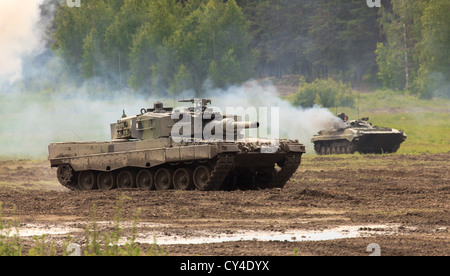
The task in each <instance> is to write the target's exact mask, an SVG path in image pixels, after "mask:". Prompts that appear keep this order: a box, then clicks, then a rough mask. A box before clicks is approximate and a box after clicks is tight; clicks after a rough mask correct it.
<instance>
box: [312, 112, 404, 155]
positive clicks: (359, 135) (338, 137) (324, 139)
mask: <svg viewBox="0 0 450 276" xmlns="http://www.w3.org/2000/svg"><path fill="white" fill-rule="evenodd" d="M338 117H339V118H340V119H341V120H342V123H341V124H340V126H339V127H335V128H332V129H328V130H322V131H320V132H319V133H318V135H315V136H314V137H313V138H312V139H311V142H313V143H314V150H315V151H316V153H317V154H319V155H329V154H353V153H355V152H359V153H362V154H365V153H395V152H397V150H398V149H399V148H400V145H401V143H403V142H404V141H405V140H406V137H407V136H406V134H405V133H403V131H401V130H396V129H392V128H387V127H376V126H373V125H372V124H371V123H369V118H362V119H360V120H351V121H348V117H347V116H346V115H345V114H340V115H339V116H338Z"/></svg>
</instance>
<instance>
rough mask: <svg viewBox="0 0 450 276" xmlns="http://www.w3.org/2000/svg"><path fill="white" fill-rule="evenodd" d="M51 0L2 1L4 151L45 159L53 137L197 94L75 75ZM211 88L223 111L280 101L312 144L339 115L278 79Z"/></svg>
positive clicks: (89, 130)
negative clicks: (54, 36)
mask: <svg viewBox="0 0 450 276" xmlns="http://www.w3.org/2000/svg"><path fill="white" fill-rule="evenodd" d="M48 3H49V1H47V0H21V1H14V0H2V2H1V8H0V50H1V51H0V116H1V118H2V120H0V157H3V158H5V157H15V158H40V159H43V158H46V157H47V155H48V144H49V143H51V142H67V141H74V142H83V141H84V142H89V141H108V140H110V128H109V125H110V123H113V122H115V121H116V120H118V119H120V118H121V116H122V111H123V110H125V112H126V114H127V115H129V116H131V115H135V114H138V113H139V110H140V109H141V108H148V107H152V106H153V103H154V102H155V101H157V100H159V101H163V102H164V103H165V105H166V106H173V107H176V106H181V105H185V104H179V103H177V100H179V99H185V98H189V99H190V98H193V97H194V95H195V93H193V92H192V91H186V92H185V93H183V94H181V95H180V96H178V97H177V98H176V99H173V98H162V97H156V96H154V97H153V96H152V97H145V96H142V95H141V94H136V93H134V92H133V91H129V90H126V89H124V90H123V91H114V90H112V89H110V87H108V84H107V83H105V82H104V81H102V80H98V79H93V80H90V81H85V82H82V83H79V80H80V79H81V78H79V77H78V76H76V77H74V78H72V76H68V75H67V73H66V72H67V70H65V68H66V67H67V66H66V65H65V63H64V61H63V60H61V59H60V58H59V57H58V56H55V55H54V54H52V53H51V52H50V51H49V49H48V47H47V45H46V44H48V42H47V41H48V40H47V38H46V28H47V27H48V24H50V23H51V18H50V17H48V13H46V15H45V16H43V15H42V9H41V8H42V6H41V5H45V10H46V11H48V10H49V9H50V10H51V9H52V7H51V5H50V6H49V4H48ZM43 53H45V54H44V55H43ZM38 56H44V59H45V61H44V62H43V60H42V58H38V59H37V60H36V57H38ZM24 64H26V65H24ZM70 80H73V81H70ZM2 84H3V85H2ZM206 85H207V84H206ZM206 91H207V92H206V94H205V97H206V98H210V99H211V100H212V105H213V106H216V107H219V108H221V111H223V112H225V111H226V108H227V107H243V108H244V109H245V108H248V107H256V108H259V107H267V108H271V107H277V108H278V110H279V119H280V120H279V125H278V129H279V137H280V138H285V139H298V140H299V141H300V142H301V143H303V144H305V146H306V147H307V150H308V152H313V147H312V144H311V143H310V139H311V138H312V136H313V135H314V134H316V133H317V132H318V131H319V130H321V129H324V128H329V127H331V126H333V124H334V123H335V122H336V120H337V119H336V117H335V116H334V115H333V114H332V113H331V112H329V111H328V109H325V108H320V107H314V108H308V109H303V108H301V107H294V106H292V105H291V104H290V103H289V102H288V101H286V100H283V99H281V98H280V97H279V96H278V93H277V90H276V88H275V87H274V86H273V85H272V84H271V83H266V82H263V83H261V82H258V81H248V82H246V83H244V84H243V85H235V86H229V87H228V88H226V89H206ZM258 120H264V118H258ZM266 125H268V124H266ZM262 138H265V137H262Z"/></svg>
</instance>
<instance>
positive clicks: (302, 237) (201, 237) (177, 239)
mask: <svg viewBox="0 0 450 276" xmlns="http://www.w3.org/2000/svg"><path fill="white" fill-rule="evenodd" d="M98 224H99V225H102V224H111V223H110V222H98ZM161 226H164V228H165V229H166V230H165V232H159V231H157V230H156V228H158V227H161ZM120 227H121V228H122V229H124V228H131V227H132V224H131V223H128V224H121V225H120ZM137 227H138V236H137V239H136V242H139V243H146V244H153V243H154V242H155V241H156V243H157V244H158V245H174V244H207V243H222V242H235V241H252V240H255V241H279V242H285V241H287V242H295V241H327V240H336V239H346V238H358V237H368V236H374V235H392V234H395V233H398V232H399V230H400V228H399V227H400V225H360V226H341V227H336V228H332V229H326V230H289V231H285V232H275V231H236V232H234V233H231V234H229V233H220V234H217V233H213V232H205V231H198V232H194V233H190V234H189V236H183V235H175V234H172V233H170V230H169V229H170V225H166V224H164V225H163V224H153V223H145V222H144V223H142V222H141V223H139V224H138V226H137ZM141 227H142V228H145V229H146V230H145V231H144V230H143V229H142V231H139V228H141ZM151 228H155V229H154V230H155V231H153V230H149V229H151ZM85 229H86V228H85V225H84V223H77V224H72V223H62V224H50V225H49V224H40V223H31V224H28V223H27V224H22V225H19V227H18V228H17V231H18V232H17V231H16V229H11V230H12V231H11V232H10V233H9V235H16V234H17V233H18V236H19V237H33V236H42V235H47V236H61V235H66V236H67V235H69V234H73V233H80V232H84V231H85ZM403 229H404V227H403ZM168 233H169V234H168ZM3 234H5V233H3ZM124 240H125V239H124Z"/></svg>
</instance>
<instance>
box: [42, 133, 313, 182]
mask: <svg viewBox="0 0 450 276" xmlns="http://www.w3.org/2000/svg"><path fill="white" fill-rule="evenodd" d="M159 143H160V145H159V146H156V147H155V146H154V145H155V141H154V140H153V141H128V142H93V143H53V144H50V145H49V160H50V163H51V166H52V167H57V168H58V169H57V177H58V180H59V182H60V183H61V184H62V185H63V186H65V187H67V188H69V189H71V190H94V189H101V190H112V189H115V188H138V189H146V190H167V189H178V190H191V189H197V190H232V189H267V188H283V187H284V185H285V184H286V182H287V181H288V180H289V178H290V177H291V176H292V175H293V174H294V173H295V171H296V170H297V168H298V167H299V165H300V162H301V156H302V154H303V153H305V147H304V146H303V145H302V144H299V143H298V142H296V141H287V140H283V141H280V144H279V146H278V147H277V148H276V149H275V150H272V151H269V152H267V153H264V152H265V151H264V150H262V149H263V148H264V146H262V145H261V144H259V143H237V142H234V143H227V142H223V143H193V144H183V145H181V144H174V143H173V141H172V140H171V139H170V138H167V139H159Z"/></svg>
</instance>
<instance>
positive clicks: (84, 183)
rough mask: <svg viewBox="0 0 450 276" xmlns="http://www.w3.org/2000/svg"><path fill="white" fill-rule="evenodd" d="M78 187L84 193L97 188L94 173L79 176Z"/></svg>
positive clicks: (84, 172)
mask: <svg viewBox="0 0 450 276" xmlns="http://www.w3.org/2000/svg"><path fill="white" fill-rule="evenodd" d="M78 187H79V188H80V190H82V191H91V190H94V189H96V188H97V176H96V175H95V172H94V171H82V172H80V174H79V175H78Z"/></svg>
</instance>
